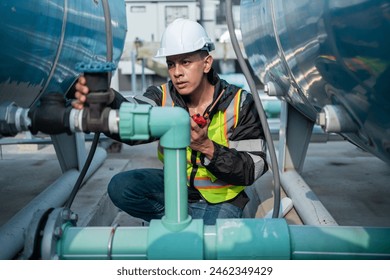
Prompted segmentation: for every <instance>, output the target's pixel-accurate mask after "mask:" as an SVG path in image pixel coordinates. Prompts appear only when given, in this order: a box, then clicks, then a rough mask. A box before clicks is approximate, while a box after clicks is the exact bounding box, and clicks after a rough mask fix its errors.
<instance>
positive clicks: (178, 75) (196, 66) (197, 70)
mask: <svg viewBox="0 0 390 280" xmlns="http://www.w3.org/2000/svg"><path fill="white" fill-rule="evenodd" d="M210 60H211V61H212V59H211V57H210V56H209V55H203V54H202V53H200V52H193V53H186V54H178V55H172V56H168V57H167V66H168V73H169V77H170V78H171V80H172V82H173V85H174V86H175V88H176V90H177V91H178V92H179V94H181V95H190V94H192V93H193V92H195V91H196V90H197V89H198V88H199V85H200V84H201V83H202V81H203V78H204V74H205V73H208V72H209V71H210V68H211V64H210Z"/></svg>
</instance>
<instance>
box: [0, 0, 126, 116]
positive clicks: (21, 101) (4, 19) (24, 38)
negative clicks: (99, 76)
mask: <svg viewBox="0 0 390 280" xmlns="http://www.w3.org/2000/svg"><path fill="white" fill-rule="evenodd" d="M0 20H1V23H0V38H1V48H0V59H1V62H0V104H1V103H3V102H7V101H8V102H9V101H13V102H15V103H16V104H17V105H19V106H21V107H25V108H27V107H30V106H31V105H32V104H34V102H35V101H37V100H38V99H39V98H40V97H41V96H42V95H44V94H46V93H50V92H58V93H66V92H67V90H68V89H69V88H70V86H71V85H72V84H73V83H74V81H75V79H76V78H77V76H78V75H79V74H80V73H79V72H78V71H77V70H76V64H77V63H80V62H82V63H87V64H88V63H92V62H107V61H111V62H113V63H114V64H117V63H118V61H119V59H120V57H121V54H122V49H123V45H124V40H125V35H126V10H125V1H124V0H99V1H97V0H83V1H74V0H72V1H69V0H29V1H25V0H2V1H1V2H0ZM108 51H109V52H108ZM107 54H109V56H107Z"/></svg>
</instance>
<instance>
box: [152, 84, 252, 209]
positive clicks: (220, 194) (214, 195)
mask: <svg viewBox="0 0 390 280" xmlns="http://www.w3.org/2000/svg"><path fill="white" fill-rule="evenodd" d="M161 88H162V93H163V101H164V100H165V102H164V103H163V104H164V105H163V106H170V103H171V106H173V102H169V101H168V100H171V99H172V98H171V96H170V93H169V89H168V86H167V84H165V86H164V85H163V86H162V87H161ZM241 92H242V89H239V90H238V91H237V94H236V95H235V97H234V99H233V100H232V101H231V102H230V104H229V106H228V108H227V109H226V111H225V112H221V111H217V112H216V113H215V115H214V116H213V118H212V120H211V123H210V125H209V128H208V137H209V139H211V140H212V141H214V142H215V143H217V144H219V145H222V146H225V147H229V136H230V135H231V134H232V133H233V129H234V128H235V127H236V126H237V122H238V114H239V110H240V108H241V106H242V103H243V101H244V100H245V98H246V94H241ZM241 95H242V96H241ZM192 152H193V151H192V149H191V148H190V147H187V179H188V181H189V180H190V176H191V173H192V171H193V169H194V167H193V164H192V163H191V155H192ZM200 154H201V153H200V152H197V156H196V165H197V171H196V174H195V178H194V187H195V188H196V189H198V191H199V192H200V194H201V195H202V197H203V198H205V199H206V200H207V201H208V202H210V203H220V202H224V201H228V200H231V199H233V198H234V197H236V196H237V195H238V194H239V193H240V192H241V191H242V190H243V189H244V188H245V187H244V186H235V185H231V184H227V183H226V182H224V181H222V180H219V179H217V178H216V177H215V176H214V175H213V174H212V173H211V172H210V171H208V170H207V168H206V167H204V166H203V165H202V164H201V161H200ZM158 158H159V159H160V160H161V161H163V159H164V154H163V149H162V147H161V146H160V145H158Z"/></svg>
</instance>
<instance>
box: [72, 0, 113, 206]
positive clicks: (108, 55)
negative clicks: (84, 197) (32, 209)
mask: <svg viewBox="0 0 390 280" xmlns="http://www.w3.org/2000/svg"><path fill="white" fill-rule="evenodd" d="M102 6H103V13H104V21H105V30H106V48H107V49H106V51H107V52H106V61H107V62H110V61H111V62H112V59H113V44H112V28H111V13H110V6H109V3H108V0H103V1H102ZM107 76H108V77H107V78H108V84H110V81H111V75H110V74H109V75H107ZM99 138H100V132H96V133H95V135H94V137H93V140H92V145H91V149H90V150H89V153H88V157H87V159H86V161H85V163H84V166H83V169H82V170H81V172H80V174H79V177H78V178H77V181H76V183H75V185H74V187H73V189H72V192H71V194H70V195H69V198H68V200H67V201H66V203H65V205H64V207H66V208H70V206H71V205H72V203H73V201H74V199H75V197H76V194H77V192H78V191H79V189H80V187H81V184H82V183H83V180H84V177H85V174H87V171H88V168H89V166H90V165H91V162H92V159H93V156H94V155H95V152H96V148H97V145H98V143H99Z"/></svg>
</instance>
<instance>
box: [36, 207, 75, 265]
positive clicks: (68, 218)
mask: <svg viewBox="0 0 390 280" xmlns="http://www.w3.org/2000/svg"><path fill="white" fill-rule="evenodd" d="M76 217H77V216H75V215H74V214H73V213H72V211H71V210H70V209H69V208H56V209H54V210H53V211H52V212H51V213H50V215H49V217H48V220H47V223H46V226H45V229H44V232H43V238H42V245H41V255H42V259H44V260H53V259H58V258H59V256H58V254H57V250H56V244H57V241H58V240H59V239H60V238H61V236H62V234H63V228H64V227H63V226H64V225H65V224H69V223H70V224H72V225H73V226H75V225H76V220H77V218H76Z"/></svg>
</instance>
